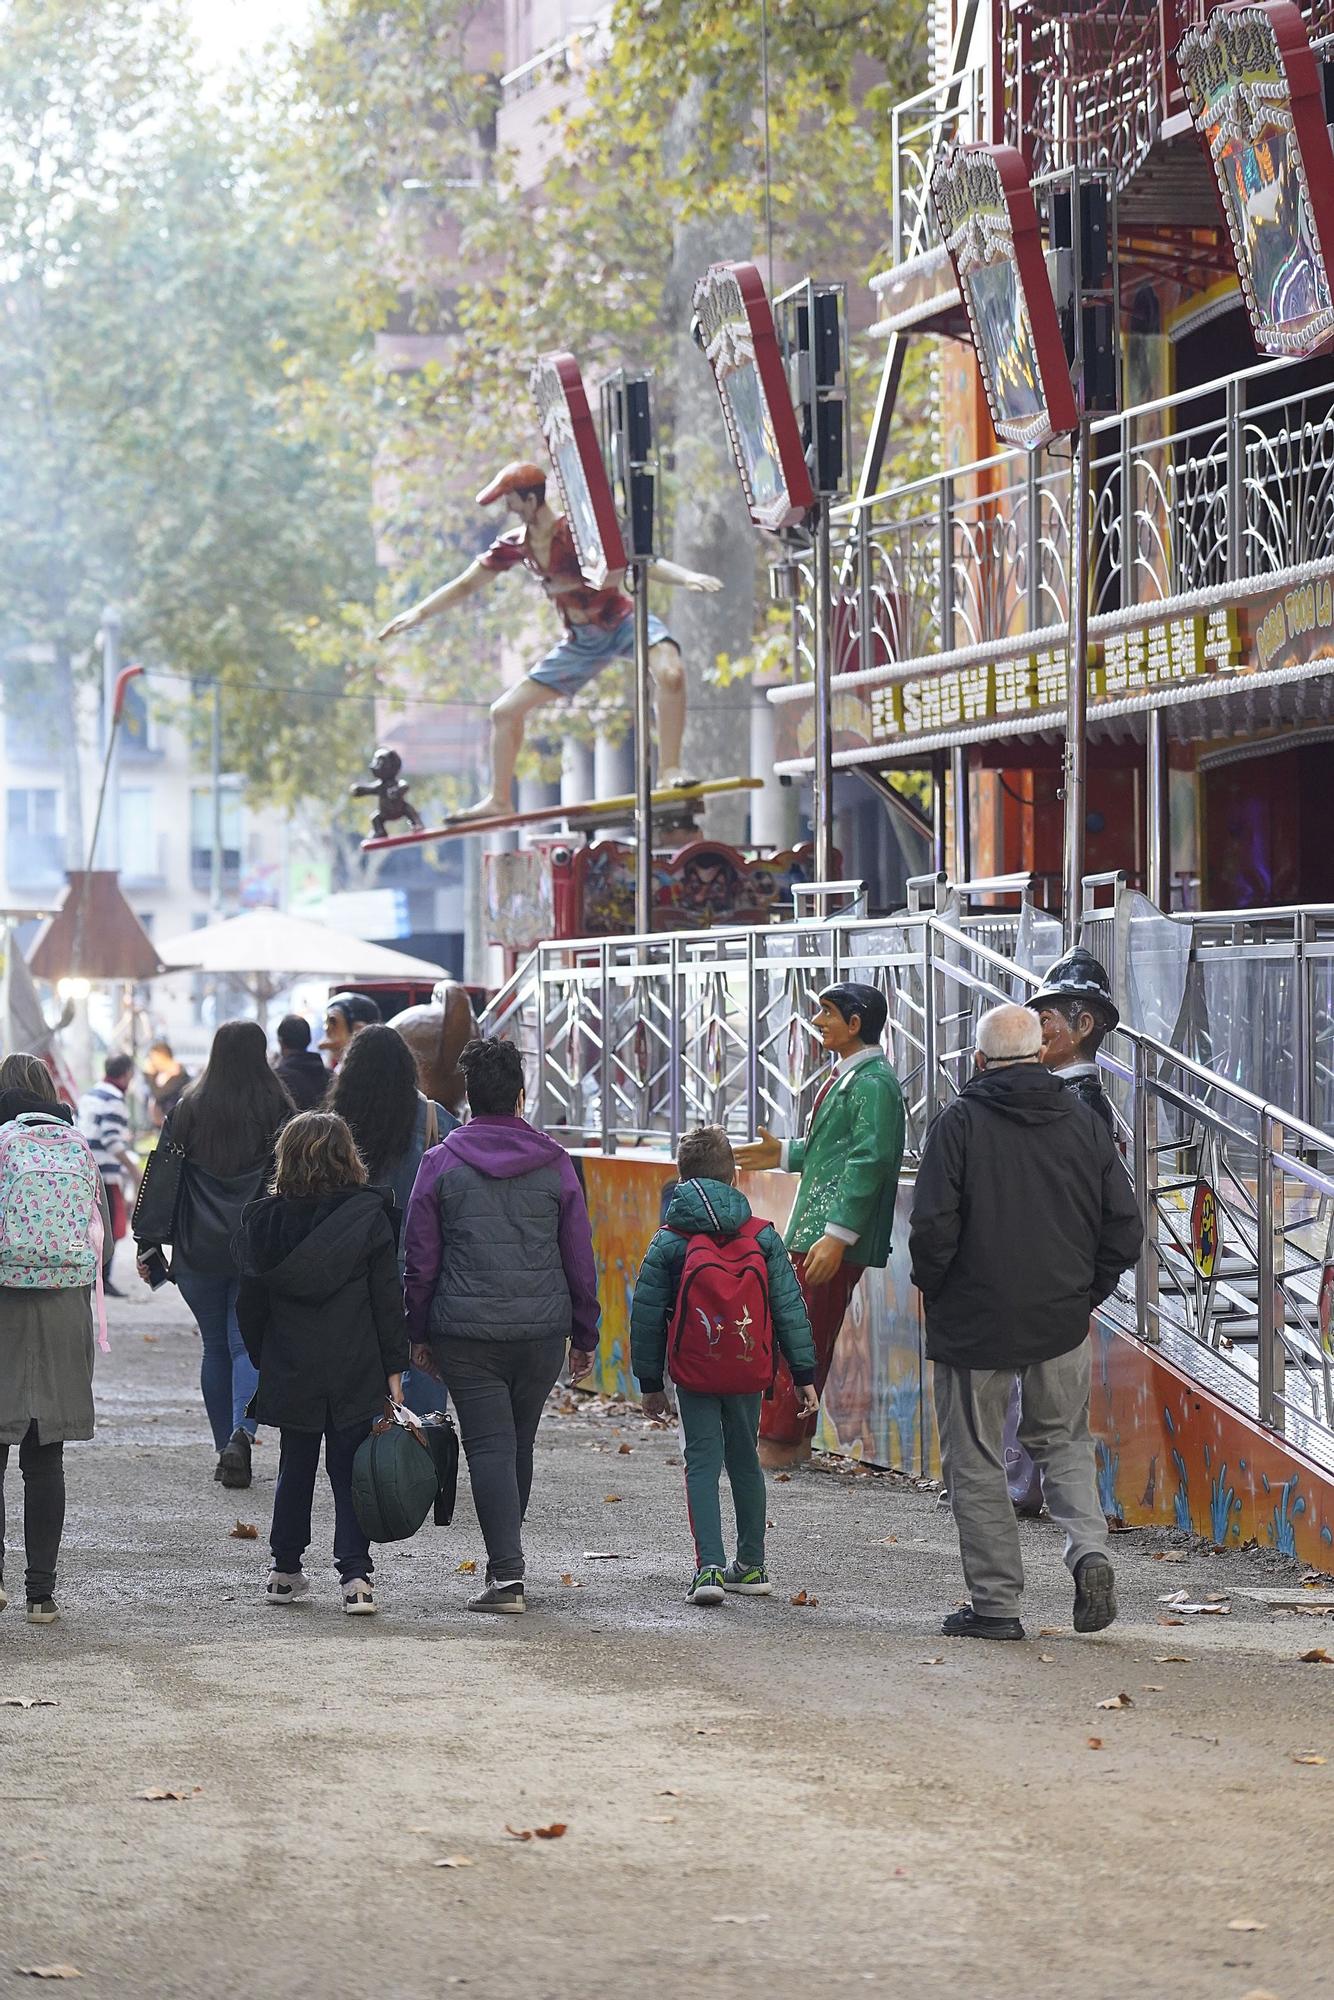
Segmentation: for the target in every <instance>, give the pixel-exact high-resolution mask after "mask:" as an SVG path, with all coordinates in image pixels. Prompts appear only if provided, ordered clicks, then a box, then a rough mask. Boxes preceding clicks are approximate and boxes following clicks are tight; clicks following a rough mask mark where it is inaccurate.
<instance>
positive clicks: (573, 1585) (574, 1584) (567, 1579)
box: [561, 1570, 584, 1590]
mask: <svg viewBox="0 0 1334 2000" xmlns="http://www.w3.org/2000/svg"><path fill="white" fill-rule="evenodd" d="M561 1582H562V1583H563V1584H564V1585H565V1588H566V1589H567V1590H582V1589H583V1587H584V1586H583V1584H582V1583H581V1582H580V1581H579V1579H578V1577H576V1576H572V1575H571V1574H570V1572H569V1570H566V1572H565V1574H564V1576H563V1577H562V1578H561Z"/></svg>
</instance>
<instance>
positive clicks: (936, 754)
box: [931, 750, 950, 875]
mask: <svg viewBox="0 0 1334 2000" xmlns="http://www.w3.org/2000/svg"><path fill="white" fill-rule="evenodd" d="M931 868H932V872H933V873H934V874H936V875H948V874H949V872H950V864H949V856H948V855H947V854H946V852H945V752H944V751H943V750H933V751H932V752H931Z"/></svg>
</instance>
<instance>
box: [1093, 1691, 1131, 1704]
mask: <svg viewBox="0 0 1334 2000" xmlns="http://www.w3.org/2000/svg"><path fill="white" fill-rule="evenodd" d="M1134 1706H1135V1704H1134V1702H1133V1701H1132V1700H1131V1699H1130V1696H1129V1695H1128V1694H1127V1693H1126V1691H1125V1689H1124V1688H1122V1690H1121V1692H1120V1694H1111V1695H1108V1697H1107V1699H1106V1701H1100V1702H1099V1703H1098V1707H1099V1708H1133V1707H1134Z"/></svg>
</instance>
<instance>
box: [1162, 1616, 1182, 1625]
mask: <svg viewBox="0 0 1334 2000" xmlns="http://www.w3.org/2000/svg"><path fill="white" fill-rule="evenodd" d="M1185 1622H1186V1621H1185V1619H1184V1618H1160V1619H1159V1620H1158V1623H1159V1624H1160V1625H1184V1624H1185Z"/></svg>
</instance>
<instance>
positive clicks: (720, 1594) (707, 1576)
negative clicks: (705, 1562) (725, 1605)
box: [686, 1569, 726, 1604]
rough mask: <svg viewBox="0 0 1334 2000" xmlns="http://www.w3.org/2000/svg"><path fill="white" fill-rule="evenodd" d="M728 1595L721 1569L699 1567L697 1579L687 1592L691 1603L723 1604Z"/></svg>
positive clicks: (696, 1573) (696, 1574)
mask: <svg viewBox="0 0 1334 2000" xmlns="http://www.w3.org/2000/svg"><path fill="white" fill-rule="evenodd" d="M725 1595H726V1586H725V1584H724V1582H723V1573H722V1571H721V1570H720V1569H697V1570H696V1571H695V1581H694V1582H693V1583H692V1584H691V1586H690V1588H689V1590H688V1591H687V1592H686V1601H687V1603H689V1604H721V1603H722V1601H723V1598H724V1597H725Z"/></svg>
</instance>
